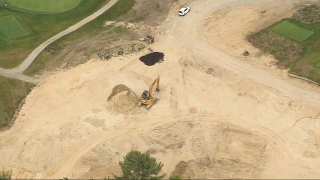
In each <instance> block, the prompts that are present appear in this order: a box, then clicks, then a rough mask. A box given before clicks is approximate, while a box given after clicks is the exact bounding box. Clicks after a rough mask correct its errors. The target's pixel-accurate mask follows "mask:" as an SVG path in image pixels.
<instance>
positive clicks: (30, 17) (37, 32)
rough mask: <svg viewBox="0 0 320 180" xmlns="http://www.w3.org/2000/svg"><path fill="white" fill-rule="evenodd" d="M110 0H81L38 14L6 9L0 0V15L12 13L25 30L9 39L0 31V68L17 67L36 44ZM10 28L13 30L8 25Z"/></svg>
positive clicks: (58, 0) (57, 0)
mask: <svg viewBox="0 0 320 180" xmlns="http://www.w3.org/2000/svg"><path fill="white" fill-rule="evenodd" d="M20 1H34V0H19V2H20ZM39 1H40V0H39ZM41 1H50V2H52V3H53V2H55V1H56V2H62V1H63V0H52V1H51V0H41ZM109 1H110V0H81V2H80V4H78V5H77V7H75V8H73V9H72V10H69V11H66V12H63V13H58V14H41V13H40V14H38V13H34V12H32V13H30V12H29V13H26V12H20V11H18V10H12V9H10V7H9V5H8V8H6V7H5V6H4V5H3V4H4V1H3V0H0V17H2V16H14V17H15V18H16V20H17V21H18V22H19V23H20V24H21V25H22V26H23V27H24V29H25V30H26V32H27V33H28V35H26V36H20V37H16V38H8V37H7V35H5V34H4V33H1V32H0V67H2V68H6V69H10V68H14V67H17V66H19V65H20V64H21V63H22V61H23V60H24V59H25V58H26V57H27V56H28V55H29V54H30V53H31V52H32V51H33V50H34V49H35V48H36V47H37V46H39V45H40V44H42V43H43V42H45V41H46V40H47V39H49V38H51V37H52V36H54V35H56V34H58V33H59V32H61V31H63V30H65V29H67V28H68V27H70V26H72V25H74V24H76V23H77V22H79V21H81V20H82V19H84V18H86V17H87V16H89V15H91V14H93V13H94V12H95V11H97V10H98V9H100V8H101V7H103V6H104V5H105V4H107V3H108V2H109ZM17 2H18V0H17ZM75 2H76V1H74V3H75ZM53 4H54V3H53ZM57 4H59V3H57ZM52 6H55V5H52ZM3 31H8V30H3ZM9 31H15V30H14V29H12V28H11V29H10V30H9Z"/></svg>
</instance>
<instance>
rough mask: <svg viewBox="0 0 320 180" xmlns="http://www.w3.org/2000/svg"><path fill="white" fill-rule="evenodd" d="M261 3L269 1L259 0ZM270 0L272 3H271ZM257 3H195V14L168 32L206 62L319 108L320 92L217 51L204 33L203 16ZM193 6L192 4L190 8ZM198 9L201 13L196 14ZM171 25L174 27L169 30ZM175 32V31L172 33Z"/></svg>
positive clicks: (176, 21)
mask: <svg viewBox="0 0 320 180" xmlns="http://www.w3.org/2000/svg"><path fill="white" fill-rule="evenodd" d="M260 1H261V2H263V1H267V2H268V0H260ZM269 1H270V0H269ZM253 2H256V0H227V1H223V2H218V1H217V0H202V1H201V2H200V1H196V2H194V3H193V4H192V6H193V7H191V8H193V11H192V12H194V13H192V12H190V14H188V15H187V16H186V17H185V18H183V19H181V18H179V17H174V18H173V19H172V20H171V21H170V24H167V27H166V29H170V31H171V34H170V33H168V36H172V37H174V40H175V41H176V43H179V44H180V46H185V47H186V48H187V49H189V50H190V51H191V52H192V53H193V54H195V55H199V56H200V57H203V58H205V59H206V60H207V61H209V62H211V63H214V64H217V65H219V66H221V67H223V68H225V69H228V70H231V71H233V72H235V73H237V74H240V75H241V76H244V77H247V78H249V79H252V80H254V81H256V82H258V83H260V84H263V85H265V86H267V87H271V88H273V89H275V90H278V91H279V92H281V93H283V94H285V95H287V96H289V97H292V98H294V99H296V100H301V101H304V102H305V103H308V104H311V105H316V106H319V105H320V93H318V92H316V91H312V90H309V89H304V88H301V87H298V86H296V85H295V84H292V83H290V82H289V81H286V80H284V79H282V78H281V77H279V76H277V75H274V74H272V73H270V72H268V71H266V70H263V69H259V68H257V67H255V66H253V65H251V64H248V63H245V62H243V61H240V60H238V59H236V58H234V57H232V56H230V55H228V54H226V53H224V52H222V51H220V50H218V49H216V48H214V47H213V46H212V45H210V43H209V42H208V40H207V39H206V37H204V36H203V35H202V34H201V32H202V29H203V28H204V26H205V24H204V22H205V21H204V19H205V18H204V17H207V16H210V15H211V14H212V13H213V12H214V11H216V10H217V9H221V8H223V7H227V6H233V5H238V4H248V3H253ZM286 2H287V3H295V2H296V1H295V0H287V1H286ZM190 6H191V5H190ZM198 7H199V9H201V10H199V11H197V12H195V11H196V9H197V8H198ZM170 26H171V27H170ZM172 29H173V30H172Z"/></svg>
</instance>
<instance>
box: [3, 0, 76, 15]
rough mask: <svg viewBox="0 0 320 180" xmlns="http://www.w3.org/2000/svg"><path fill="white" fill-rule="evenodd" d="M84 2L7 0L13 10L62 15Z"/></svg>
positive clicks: (71, 0) (66, 0) (67, 0)
mask: <svg viewBox="0 0 320 180" xmlns="http://www.w3.org/2000/svg"><path fill="white" fill-rule="evenodd" d="M81 1H82V0H7V3H8V8H12V7H9V6H14V7H13V8H12V9H19V10H21V11H23V9H24V10H27V11H31V12H39V13H50V14H52V13H61V12H65V11H69V10H71V9H74V8H75V7H77V6H78V5H79V4H80V2H81Z"/></svg>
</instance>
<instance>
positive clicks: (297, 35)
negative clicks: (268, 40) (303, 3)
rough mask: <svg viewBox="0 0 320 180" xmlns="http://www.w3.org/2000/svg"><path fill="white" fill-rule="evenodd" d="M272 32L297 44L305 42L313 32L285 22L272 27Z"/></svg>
mask: <svg viewBox="0 0 320 180" xmlns="http://www.w3.org/2000/svg"><path fill="white" fill-rule="evenodd" d="M272 30H273V31H275V32H276V33H278V34H280V35H282V36H285V37H287V38H291V39H293V40H296V41H299V42H303V41H305V40H306V39H308V38H309V37H311V36H312V35H313V34H314V32H312V31H309V30H307V29H304V28H302V27H299V26H297V25H295V24H293V23H290V22H288V21H286V20H284V21H282V22H281V23H279V24H278V25H276V26H275V27H273V28H272Z"/></svg>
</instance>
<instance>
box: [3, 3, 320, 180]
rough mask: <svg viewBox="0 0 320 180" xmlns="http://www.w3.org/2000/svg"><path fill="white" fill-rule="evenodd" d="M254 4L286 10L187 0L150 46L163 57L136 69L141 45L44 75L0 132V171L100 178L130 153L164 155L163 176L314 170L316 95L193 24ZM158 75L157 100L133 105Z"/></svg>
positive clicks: (304, 174) (318, 153)
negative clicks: (223, 46)
mask: <svg viewBox="0 0 320 180" xmlns="http://www.w3.org/2000/svg"><path fill="white" fill-rule="evenodd" d="M253 2H254V3H255V4H256V6H259V7H263V8H265V9H266V10H267V11H269V10H271V9H272V6H271V5H268V4H273V3H278V4H279V6H283V7H284V6H285V7H287V8H289V9H290V8H293V4H292V2H293V1H280V0H279V1H267V0H259V1H240V0H227V1H223V2H221V1H218V0H201V1H200V0H198V1H194V2H192V3H190V4H189V6H190V7H191V12H190V13H189V14H188V15H187V16H185V17H178V16H177V14H176V9H178V8H179V7H181V5H179V4H175V5H174V6H173V9H172V12H171V13H170V15H169V16H168V18H167V20H166V21H165V22H164V24H163V25H162V26H160V27H159V30H158V35H156V36H155V38H156V42H155V43H154V44H152V45H151V48H152V49H153V50H154V51H158V52H163V53H164V62H163V63H160V64H155V65H154V66H146V65H144V64H143V63H142V62H141V61H140V60H139V57H141V56H143V55H145V54H147V53H148V51H147V50H146V51H143V52H140V53H138V54H133V55H127V56H125V57H117V58H112V59H111V60H109V61H90V62H88V63H86V64H83V65H80V66H78V67H75V68H73V69H70V70H67V71H64V72H59V73H57V74H55V75H51V76H48V77H46V78H45V79H44V80H43V82H42V83H41V85H39V86H38V87H37V88H35V89H34V90H33V91H32V92H31V94H30V95H29V96H28V97H27V99H26V103H25V105H24V106H23V107H22V109H21V112H20V114H19V117H18V118H17V120H16V123H15V125H14V126H13V127H12V128H11V129H10V130H8V131H5V132H2V133H0V147H4V148H0V153H1V154H2V158H3V161H2V162H0V166H1V167H5V168H8V169H13V172H14V177H16V178H34V177H37V178H46V179H49V178H50V179H52V178H61V177H63V176H65V177H68V178H82V179H85V178H104V177H108V176H112V174H113V173H115V174H119V172H120V171H119V166H118V162H119V160H122V157H123V156H124V155H125V154H126V153H127V152H128V151H130V150H133V149H136V150H139V151H142V152H148V153H150V154H152V156H154V157H156V158H157V160H159V161H161V162H163V164H164V167H163V171H164V172H165V173H167V178H168V177H169V176H170V175H171V174H173V175H176V174H179V175H180V176H182V177H183V178H186V179H187V178H191V179H202V178H226V179H230V178H262V179H266V178H317V177H319V176H320V172H319V171H318V167H319V165H320V164H319V161H318V159H319V158H320V148H319V146H318V144H319V143H320V141H319V139H320V138H319V137H320V133H318V132H319V130H320V129H319V127H320V124H319V122H320V121H319V118H320V106H319V101H318V100H319V94H318V93H316V92H313V91H310V90H307V89H304V88H300V86H295V84H291V82H288V81H286V80H284V79H281V78H279V77H278V76H275V75H273V74H270V73H269V72H268V71H265V70H262V69H259V68H256V67H254V66H252V65H248V64H247V63H243V62H241V61H240V60H238V61H237V59H235V58H234V56H231V55H232V54H231V53H230V54H226V53H224V52H223V51H220V50H218V49H217V48H216V47H215V46H214V45H212V42H211V41H210V40H212V39H211V37H210V36H209V35H210V34H211V32H210V31H209V30H205V28H204V27H205V26H206V25H209V26H210V23H213V22H210V21H206V20H205V19H206V17H207V16H210V15H211V14H212V13H214V12H215V11H217V10H219V9H224V8H225V7H227V6H230V7H234V8H236V5H237V4H242V6H243V7H241V8H242V9H244V10H246V9H247V8H249V7H250V5H251V3H253ZM235 10H236V9H235ZM241 15H242V14H241V13H239V14H236V15H234V16H233V17H234V18H235V17H238V16H241ZM257 18H259V17H258V16H257ZM206 23H208V24H206ZM239 24H241V23H239ZM235 29H236V28H235ZM213 43H214V42H213ZM220 43H223V42H222V41H220ZM158 75H160V77H161V80H160V92H159V93H156V92H154V96H155V97H157V98H159V99H160V101H159V102H158V103H157V104H156V105H155V106H153V107H152V108H151V109H150V110H149V111H148V110H146V109H145V108H144V107H141V108H138V107H137V106H136V104H137V101H138V97H139V96H140V94H141V93H142V92H143V91H144V90H146V89H148V87H149V85H150V84H151V83H152V82H153V81H154V79H155V78H156V77H157V76H158ZM114 92H118V93H114ZM299 94H300V95H299ZM291 96H292V97H291Z"/></svg>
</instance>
